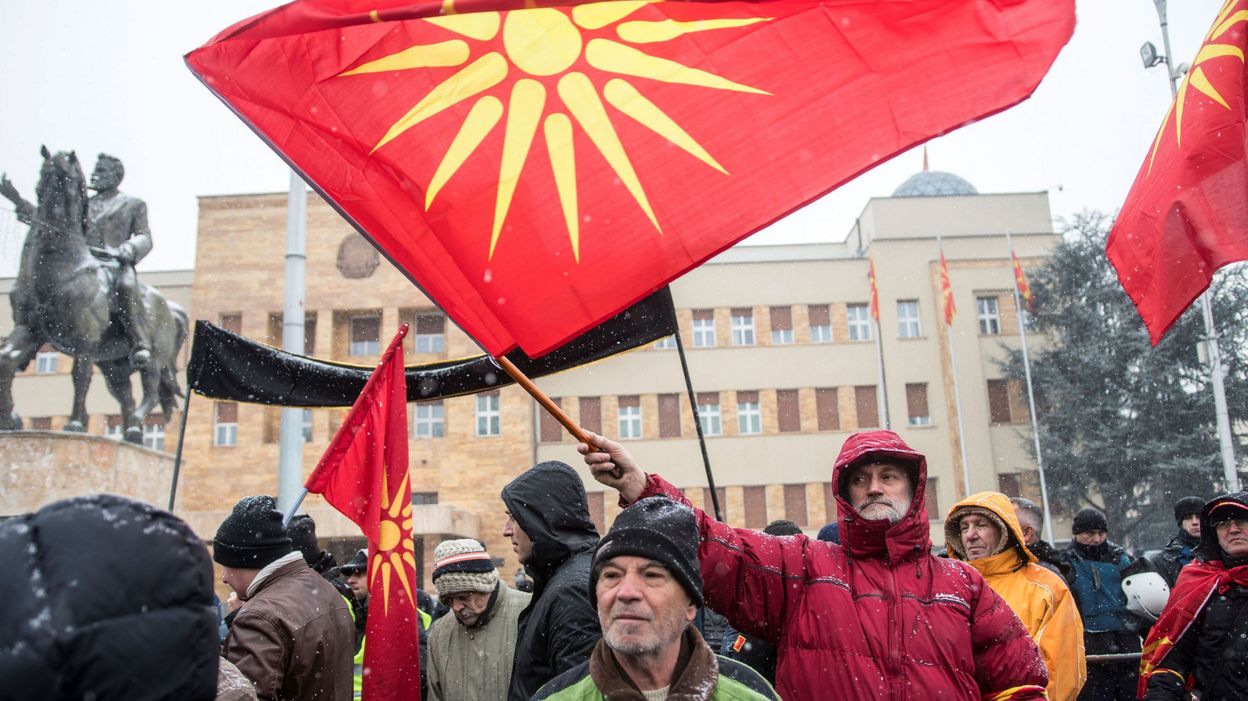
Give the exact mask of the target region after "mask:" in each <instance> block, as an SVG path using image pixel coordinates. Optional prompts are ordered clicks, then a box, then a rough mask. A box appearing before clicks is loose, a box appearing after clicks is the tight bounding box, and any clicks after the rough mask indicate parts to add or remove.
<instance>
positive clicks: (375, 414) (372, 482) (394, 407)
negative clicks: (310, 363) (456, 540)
mask: <svg viewBox="0 0 1248 701" xmlns="http://www.w3.org/2000/svg"><path fill="white" fill-rule="evenodd" d="M406 335H407V324H404V325H403V326H402V328H401V329H400V330H399V333H398V335H396V336H395V337H394V340H393V341H391V342H390V347H389V348H387V349H386V352H385V353H383V354H382V356H381V361H380V362H379V363H378V364H377V369H376V370H374V371H373V376H372V377H371V378H369V380H368V384H366V385H364V390H363V391H362V392H360V396H359V399H357V400H356V402H355V405H354V406H352V407H351V411H350V412H348V413H347V418H346V419H345V420H343V422H342V426H341V427H339V429H338V433H336V434H334V439H333V440H332V441H330V443H329V447H328V448H326V449H325V454H324V455H322V456H321V461H320V463H318V464H317V466H316V469H315V470H313V471H312V474H311V475H309V476H308V481H307V483H306V485H305V486H306V487H307V488H308V491H309V492H312V493H313V494H320V495H322V496H324V497H325V501H327V502H329V503H330V505H331V506H333V507H334V508H335V509H337V510H338V511H340V512H342V514H343V515H344V516H346V517H347V518H349V519H351V520H352V521H354V522H355V523H356V525H358V526H359V527H360V530H361V531H363V532H364V537H365V538H367V539H368V593H369V605H368V623H367V624H366V628H365V631H364V635H365V640H366V641H367V644H366V645H365V646H364V686H363V694H364V698H365V699H371V700H372V701H399V700H400V699H404V700H407V699H416V700H419V699H420V614H419V613H417V610H416V596H415V594H416V591H415V590H416V588H417V587H418V586H419V582H417V581H416V557H415V550H414V546H413V541H412V486H411V483H410V482H409V475H410V473H409V472H408V467H407V389H406V383H405V381H404V373H403V337H404V336H406Z"/></svg>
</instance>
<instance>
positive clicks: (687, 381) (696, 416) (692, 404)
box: [672, 301, 726, 523]
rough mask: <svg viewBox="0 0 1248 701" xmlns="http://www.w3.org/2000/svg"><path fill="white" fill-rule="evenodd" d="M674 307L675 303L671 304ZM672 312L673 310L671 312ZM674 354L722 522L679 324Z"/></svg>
mask: <svg viewBox="0 0 1248 701" xmlns="http://www.w3.org/2000/svg"><path fill="white" fill-rule="evenodd" d="M672 304H673V306H675V304H676V303H675V301H673V302H672ZM673 311H674V310H673ZM673 335H674V336H675V338H676V352H677V353H678V354H680V368H681V370H682V371H683V372H684V375H685V391H687V392H688V393H689V407H690V408H691V409H693V428H694V430H695V431H697V434H698V446H700V447H701V448H702V465H703V466H704V467H705V468H706V484H707V486H708V487H710V490H711V508H712V509H713V510H714V511H715V520H716V521H719V522H720V523H726V522H725V521H724V515H723V513H721V512H720V510H719V491H718V490H716V489H715V475H714V474H713V473H712V472H711V456H710V453H708V452H707V450H706V436H704V435H702V417H701V415H699V413H698V399H697V395H695V394H694V393H693V380H692V379H690V377H689V361H688V360H686V359H685V344H684V343H683V342H682V341H681V340H680V324H677V325H676V333H675V334H673Z"/></svg>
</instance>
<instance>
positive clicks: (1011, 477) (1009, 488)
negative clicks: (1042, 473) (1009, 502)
mask: <svg viewBox="0 0 1248 701" xmlns="http://www.w3.org/2000/svg"><path fill="white" fill-rule="evenodd" d="M1022 477H1023V473H1021V472H1001V473H998V474H997V491H998V492H1001V493H1002V494H1004V495H1006V496H1007V497H1021V496H1022V495H1023V494H1022V491H1023V479H1022Z"/></svg>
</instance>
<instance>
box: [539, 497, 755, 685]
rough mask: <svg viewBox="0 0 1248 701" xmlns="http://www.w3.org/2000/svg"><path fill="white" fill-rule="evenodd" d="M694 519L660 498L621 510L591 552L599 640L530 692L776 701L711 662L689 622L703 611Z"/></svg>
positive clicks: (731, 669)
mask: <svg viewBox="0 0 1248 701" xmlns="http://www.w3.org/2000/svg"><path fill="white" fill-rule="evenodd" d="M698 544H699V538H698V527H697V522H696V521H695V518H694V515H693V512H692V511H690V510H689V509H688V508H686V507H684V506H681V505H680V504H677V503H676V502H674V501H672V500H671V499H668V498H667V497H662V496H659V497H651V498H649V499H642V500H641V501H638V502H637V503H636V504H634V505H632V506H630V507H629V508H628V509H625V510H624V511H623V512H622V513H621V514H620V515H619V517H617V518H616V520H615V524H614V525H613V526H612V528H611V530H610V531H609V532H608V533H607V535H606V536H605V537H603V539H602V540H601V541H600V542H599V543H598V547H597V549H596V550H595V551H594V559H593V565H592V567H591V570H590V579H589V593H590V597H591V598H593V599H595V600H596V606H597V609H598V620H599V621H600V622H601V624H602V639H601V640H599V641H598V644H597V645H595V646H594V649H593V652H592V653H591V654H590V657H589V660H588V661H586V662H584V663H582V664H581V665H579V666H577V667H574V668H572V669H570V670H568V671H567V672H564V673H563V674H561V675H559V676H557V677H555V678H554V679H552V680H551V681H550V682H548V683H547V684H546V685H545V686H543V687H542V688H541V690H540V691H538V692H537V695H536V696H535V697H534V698H536V699H550V700H551V701H591V700H593V701H598V700H600V699H613V700H615V699H621V700H623V699H627V700H629V701H665V700H666V699H667V698H668V697H671V698H680V699H682V700H683V699H699V700H704V701H761V700H767V699H775V700H778V698H779V697H778V696H776V693H775V691H774V690H772V688H771V686H770V685H769V684H768V683H767V681H766V680H765V679H763V678H762V677H761V676H760V675H759V674H758V672H755V671H754V670H752V669H750V668H749V667H747V666H745V665H743V664H741V663H739V662H734V661H732V660H729V659H727V658H724V657H719V656H717V655H716V654H715V653H714V652H712V651H711V648H710V647H708V646H707V644H706V642H705V641H703V640H702V636H701V634H699V633H698V630H697V628H695V627H694V626H693V625H692V623H693V620H694V617H695V616H696V615H697V612H698V608H699V607H700V606H703V605H704V603H703V600H702V574H701V569H700V567H699V565H698Z"/></svg>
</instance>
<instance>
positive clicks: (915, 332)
mask: <svg viewBox="0 0 1248 701" xmlns="http://www.w3.org/2000/svg"><path fill="white" fill-rule="evenodd" d="M922 335H923V327H922V325H921V324H920V323H919V300H917V299H902V300H898V301H897V336H898V337H900V338H918V337H919V336H922Z"/></svg>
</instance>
